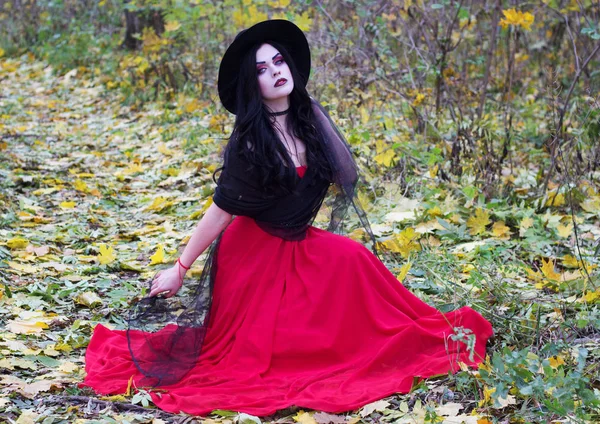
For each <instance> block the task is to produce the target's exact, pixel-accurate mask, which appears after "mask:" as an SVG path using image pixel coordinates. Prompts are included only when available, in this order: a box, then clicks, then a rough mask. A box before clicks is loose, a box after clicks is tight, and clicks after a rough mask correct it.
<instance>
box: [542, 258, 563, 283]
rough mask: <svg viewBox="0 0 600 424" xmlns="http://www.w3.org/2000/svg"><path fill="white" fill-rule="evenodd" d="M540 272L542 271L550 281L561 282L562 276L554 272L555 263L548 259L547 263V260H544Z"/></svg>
mask: <svg viewBox="0 0 600 424" xmlns="http://www.w3.org/2000/svg"><path fill="white" fill-rule="evenodd" d="M540 271H542V274H543V275H544V277H546V278H547V279H548V280H552V281H560V274H559V273H557V272H555V271H554V262H553V261H552V260H550V259H548V260H547V261H546V260H545V259H542V266H541V267H540Z"/></svg>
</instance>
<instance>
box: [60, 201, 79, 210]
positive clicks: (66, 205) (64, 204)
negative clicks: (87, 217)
mask: <svg viewBox="0 0 600 424" xmlns="http://www.w3.org/2000/svg"><path fill="white" fill-rule="evenodd" d="M59 206H60V207H61V208H62V209H73V208H74V207H75V202H67V201H65V202H60V205H59Z"/></svg>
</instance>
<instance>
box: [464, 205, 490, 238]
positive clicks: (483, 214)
mask: <svg viewBox="0 0 600 424" xmlns="http://www.w3.org/2000/svg"><path fill="white" fill-rule="evenodd" d="M489 223H490V214H489V212H488V211H486V210H483V209H481V208H477V210H476V211H475V216H471V217H469V219H468V220H467V227H469V230H470V231H469V232H470V233H471V235H473V236H475V235H478V234H483V233H484V232H485V227H486V226H487V225H488V224H489Z"/></svg>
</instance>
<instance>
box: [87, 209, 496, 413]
mask: <svg viewBox="0 0 600 424" xmlns="http://www.w3.org/2000/svg"><path fill="white" fill-rule="evenodd" d="M217 267H218V268H217V276H216V280H215V286H214V292H213V303H212V309H211V326H210V327H209V328H208V331H207V334H206V338H205V341H204V346H203V351H202V354H201V356H200V359H199V361H198V363H197V365H196V367H195V368H194V369H193V370H192V371H191V372H190V373H188V374H187V375H186V376H185V377H184V378H183V379H182V380H181V381H180V382H179V383H177V384H175V385H171V386H165V387H161V388H162V389H165V390H166V393H162V394H161V395H160V397H159V396H157V395H156V394H152V397H153V401H154V403H155V404H156V405H157V406H158V407H160V408H162V409H163V410H165V411H169V412H173V413H179V412H181V411H183V412H186V413H189V414H194V415H206V414H208V413H210V412H211V411H213V410H215V409H226V410H233V411H239V412H246V413H249V414H253V415H258V416H264V415H270V414H272V413H274V412H276V411H277V410H279V409H283V408H286V407H289V406H291V405H296V406H299V407H304V408H312V409H316V410H321V411H325V412H330V413H339V412H344V411H349V410H354V409H357V408H359V407H361V406H363V405H365V404H367V403H370V402H373V401H375V400H378V399H381V398H383V397H386V396H389V395H391V394H393V393H397V392H399V393H406V392H408V391H409V390H410V389H411V386H412V383H413V380H414V377H422V378H426V377H431V376H434V375H439V374H446V373H448V372H449V371H452V372H453V371H456V370H458V369H459V365H458V362H459V361H460V362H464V363H466V364H467V365H469V366H476V365H477V364H478V363H480V362H481V361H482V359H483V357H485V346H486V342H487V340H488V338H489V337H490V336H491V335H492V333H493V331H492V327H491V325H490V323H489V322H488V321H487V320H486V319H485V318H483V317H482V316H481V315H480V314H479V313H478V312H476V311H474V310H473V309H471V308H469V307H463V308H460V309H458V310H456V311H453V312H450V313H446V314H442V313H441V312H439V311H438V310H436V309H435V308H433V307H431V306H429V305H427V304H426V303H424V302H423V301H421V300H420V299H419V298H417V297H416V296H415V295H413V294H412V293H411V292H409V291H408V290H407V289H406V288H405V287H403V285H402V284H401V283H400V282H399V281H398V280H397V279H396V277H395V276H394V275H393V274H392V273H391V272H390V271H389V270H388V269H387V268H386V267H385V265H383V264H382V263H381V262H380V261H379V260H378V259H377V258H376V257H375V255H373V254H372V253H371V252H370V251H369V250H368V249H367V248H365V247H364V246H363V245H361V244H360V243H357V242H355V241H353V240H351V239H348V238H345V237H341V236H338V235H335V234H332V233H329V232H327V231H323V230H320V229H318V228H315V227H311V228H309V230H308V234H307V236H306V238H305V239H304V240H302V241H285V240H283V239H281V238H278V237H274V236H271V235H269V234H267V233H265V232H264V231H263V230H261V229H260V228H259V227H258V226H257V225H256V224H255V222H254V221H253V220H252V219H249V218H245V217H237V218H235V219H234V221H233V222H232V223H231V224H230V225H229V227H227V229H226V230H225V232H224V234H223V236H222V239H221V244H220V246H219V253H218V255H217ZM453 327H464V328H468V329H471V330H472V331H473V334H474V335H475V337H476V344H475V356H474V361H470V360H469V352H468V350H467V346H466V345H465V344H464V343H462V342H457V341H453V340H452V339H451V338H450V336H451V335H452V334H453ZM139 336H140V337H142V336H143V335H141V334H140V335H139ZM134 342H135V341H134ZM86 371H87V377H86V378H85V381H84V382H83V383H82V386H89V387H91V388H93V389H94V390H95V391H96V392H97V393H99V394H116V393H123V392H125V390H126V388H127V383H128V381H129V379H130V378H131V376H134V381H138V380H139V379H140V378H141V374H140V373H139V372H138V371H137V369H136V368H135V366H134V365H133V362H132V360H131V356H130V354H129V351H128V348H127V339H126V336H125V332H124V331H119V330H114V331H113V330H109V329H107V328H106V327H104V326H102V325H98V326H97V327H96V328H95V329H94V333H93V335H92V338H91V341H90V344H89V346H88V349H87V353H86Z"/></svg>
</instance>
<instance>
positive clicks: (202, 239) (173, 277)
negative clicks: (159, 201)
mask: <svg viewBox="0 0 600 424" xmlns="http://www.w3.org/2000/svg"><path fill="white" fill-rule="evenodd" d="M256 73H257V78H258V83H259V86H260V92H261V95H262V98H263V103H264V104H265V105H266V106H267V107H268V108H269V109H270V110H271V111H273V112H281V111H284V110H287V109H288V108H289V106H290V98H289V95H290V93H291V92H292V90H293V89H294V80H293V78H292V73H291V71H290V68H289V66H288V65H287V63H286V62H285V61H284V60H283V57H282V56H281V54H279V51H278V50H277V49H276V48H275V47H273V46H271V45H270V44H263V45H261V46H260V48H259V49H258V51H257V52H256ZM282 78H285V79H286V80H287V81H286V83H285V84H283V85H281V86H278V87H276V86H275V84H276V83H277V81H278V80H280V79H282ZM273 126H274V127H275V129H276V130H277V133H278V135H279V138H280V140H281V142H282V143H283V144H284V146H285V148H286V149H287V151H288V153H289V154H290V157H291V158H292V161H293V162H294V165H295V166H302V165H306V146H305V145H304V143H303V142H302V141H301V140H299V139H297V138H296V137H294V136H293V135H292V134H291V131H290V128H289V127H288V125H287V122H286V115H281V116H276V117H275V123H274V124H273ZM231 218H232V215H231V214H229V213H227V212H225V211H224V210H223V209H221V208H219V207H218V206H217V205H216V204H214V203H213V204H212V205H210V207H209V208H208V210H207V211H206V213H205V214H204V216H203V217H202V218H201V219H200V221H199V222H198V225H197V226H196V228H195V229H194V232H193V233H192V236H191V237H190V240H189V241H188V243H187V245H186V247H185V249H184V250H183V253H182V254H181V256H180V257H179V261H180V262H181V263H182V264H183V265H185V266H186V267H191V266H192V264H193V263H194V261H195V260H196V259H197V258H198V256H200V255H201V254H202V252H204V251H205V250H206V248H207V247H208V246H210V244H211V243H212V242H213V241H214V240H215V239H216V238H217V236H218V235H219V234H220V233H221V231H223V230H224V229H225V228H226V227H227V226H228V225H229V223H230V222H231ZM179 261H178V262H176V263H175V265H173V266H172V267H171V268H169V269H165V270H162V271H160V272H158V273H157V274H156V277H155V278H154V280H153V281H152V287H151V289H150V296H156V295H157V294H159V293H162V294H163V296H164V297H172V296H175V294H177V292H178V291H179V289H180V288H181V285H182V282H183V279H184V277H185V274H186V272H187V270H186V269H185V268H184V267H182V266H181V265H180V264H179Z"/></svg>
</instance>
